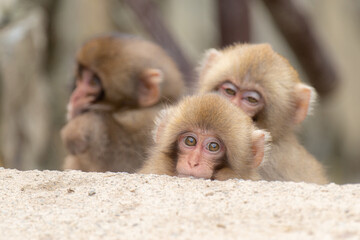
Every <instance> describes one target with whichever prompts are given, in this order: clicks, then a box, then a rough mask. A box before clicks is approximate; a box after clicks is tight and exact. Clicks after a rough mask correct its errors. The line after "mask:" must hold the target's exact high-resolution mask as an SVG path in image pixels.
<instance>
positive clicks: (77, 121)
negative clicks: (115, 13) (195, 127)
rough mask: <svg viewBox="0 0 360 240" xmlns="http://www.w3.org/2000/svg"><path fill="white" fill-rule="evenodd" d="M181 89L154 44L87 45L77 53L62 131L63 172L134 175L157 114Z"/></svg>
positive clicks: (116, 41)
mask: <svg viewBox="0 0 360 240" xmlns="http://www.w3.org/2000/svg"><path fill="white" fill-rule="evenodd" d="M183 89H184V82H183V80H182V76H181V74H180V72H179V70H178V68H177V66H176V65H175V63H174V62H173V60H172V59H171V58H170V57H169V56H168V55H167V54H166V53H165V51H164V50H163V49H161V48H160V47H159V46H157V45H155V44H154V43H151V42H149V41H145V40H142V39H140V38H136V37H134V36H128V35H107V36H102V37H97V38H94V39H91V40H90V41H88V42H86V43H85V44H84V45H83V46H82V47H81V48H80V50H79V51H78V53H77V58H76V82H75V88H74V90H73V92H72V94H71V96H70V100H69V103H68V107H67V110H68V111H67V119H68V123H67V124H66V125H65V126H64V127H63V129H62V131H61V137H62V140H63V142H64V144H65V146H66V148H67V150H68V151H69V153H70V155H68V156H67V157H66V159H65V163H64V169H78V170H83V171H126V172H134V171H135V170H136V169H137V168H139V167H140V166H141V164H142V162H143V159H145V149H146V147H147V146H148V145H149V144H150V143H151V129H152V128H153V120H154V118H155V116H156V114H157V112H158V111H159V110H160V109H161V108H162V107H163V104H164V103H165V104H167V105H168V104H172V103H173V102H175V101H176V100H177V99H178V98H179V97H180V96H181V95H182V93H183Z"/></svg>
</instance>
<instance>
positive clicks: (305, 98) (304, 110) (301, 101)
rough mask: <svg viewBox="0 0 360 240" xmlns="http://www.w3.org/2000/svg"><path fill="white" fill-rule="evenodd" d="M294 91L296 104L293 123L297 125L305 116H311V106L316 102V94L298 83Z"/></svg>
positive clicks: (310, 88)
mask: <svg viewBox="0 0 360 240" xmlns="http://www.w3.org/2000/svg"><path fill="white" fill-rule="evenodd" d="M295 91H296V97H297V100H296V101H297V102H296V112H295V118H294V122H295V123H296V124H299V123H301V122H302V121H304V120H305V118H306V116H307V115H309V114H311V110H312V105H313V104H314V103H315V100H316V92H315V90H314V88H312V87H310V86H308V85H306V84H303V83H298V84H297V85H296V86H295Z"/></svg>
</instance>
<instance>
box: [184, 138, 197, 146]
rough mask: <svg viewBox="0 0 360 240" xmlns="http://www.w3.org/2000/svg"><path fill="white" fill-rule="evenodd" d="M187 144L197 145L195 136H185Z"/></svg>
mask: <svg viewBox="0 0 360 240" xmlns="http://www.w3.org/2000/svg"><path fill="white" fill-rule="evenodd" d="M185 144H186V145H188V146H195V145H196V140H195V138H193V137H186V138H185Z"/></svg>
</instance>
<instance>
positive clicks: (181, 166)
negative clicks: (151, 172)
mask: <svg viewBox="0 0 360 240" xmlns="http://www.w3.org/2000/svg"><path fill="white" fill-rule="evenodd" d="M178 148H179V155H178V161H177V165H176V171H177V173H178V176H179V177H187V176H193V177H196V178H205V179H210V178H211V177H212V176H213V174H214V170H215V168H216V166H218V165H220V164H221V161H222V159H223V157H224V155H225V152H226V150H225V145H224V144H223V143H222V142H221V141H220V140H219V139H218V138H217V137H216V136H215V135H214V134H211V133H207V132H204V131H200V130H199V131H192V132H186V133H184V134H181V135H180V137H179V138H178Z"/></svg>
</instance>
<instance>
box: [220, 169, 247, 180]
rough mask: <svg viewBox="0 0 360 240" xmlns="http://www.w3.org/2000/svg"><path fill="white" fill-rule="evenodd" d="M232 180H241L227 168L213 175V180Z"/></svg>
mask: <svg viewBox="0 0 360 240" xmlns="http://www.w3.org/2000/svg"><path fill="white" fill-rule="evenodd" d="M234 178H241V176H239V174H237V173H236V172H235V171H234V170H233V169H231V168H229V167H224V168H221V169H220V170H218V171H217V172H216V173H215V174H214V179H215V180H220V181H225V180H229V179H234Z"/></svg>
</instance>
